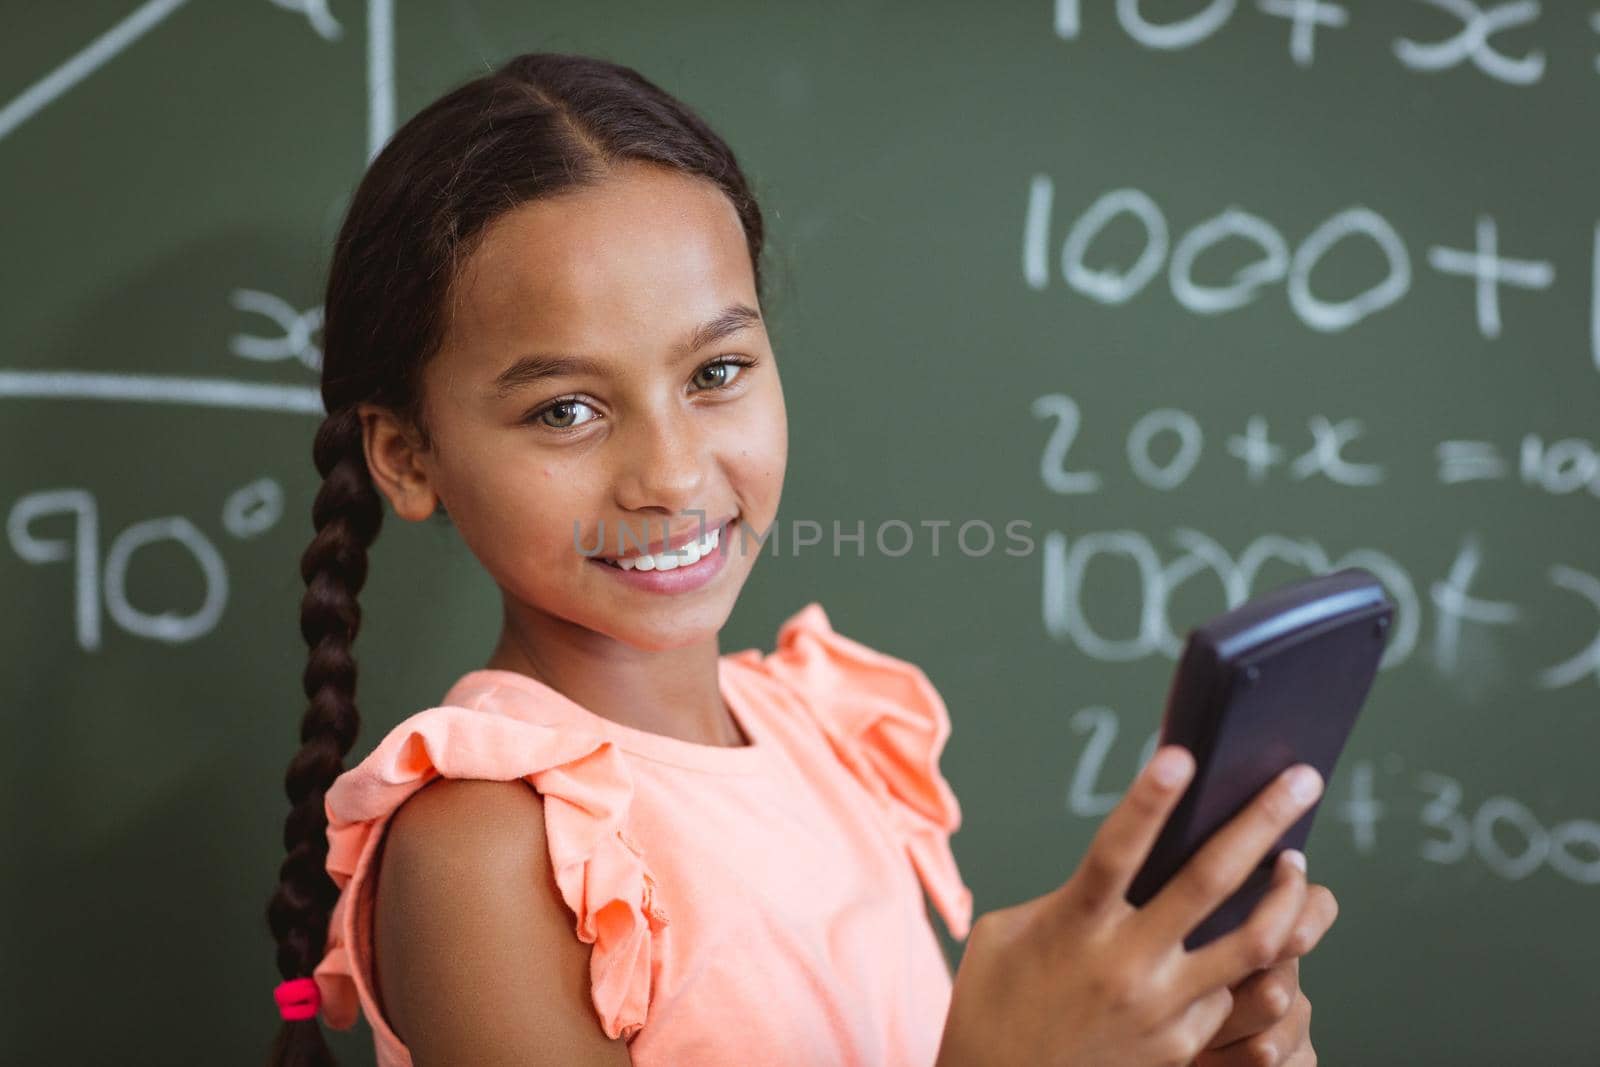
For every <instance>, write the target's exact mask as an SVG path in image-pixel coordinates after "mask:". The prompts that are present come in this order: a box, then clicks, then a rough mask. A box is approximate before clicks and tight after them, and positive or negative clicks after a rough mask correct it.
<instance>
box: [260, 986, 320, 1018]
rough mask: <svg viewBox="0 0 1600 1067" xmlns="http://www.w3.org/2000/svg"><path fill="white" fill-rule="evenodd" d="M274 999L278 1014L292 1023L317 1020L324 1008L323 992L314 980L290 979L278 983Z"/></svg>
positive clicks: (273, 992)
mask: <svg viewBox="0 0 1600 1067" xmlns="http://www.w3.org/2000/svg"><path fill="white" fill-rule="evenodd" d="M272 999H273V1000H276V1001H277V1002H278V1014H279V1015H281V1016H283V1017H284V1018H285V1019H287V1020H289V1021H290V1022H293V1021H295V1020H297V1019H315V1018H316V1017H317V1009H318V1008H320V1007H321V1006H322V991H321V990H319V989H318V988H317V981H316V979H314V978H290V979H288V980H287V981H283V982H279V983H278V986H277V988H276V989H274V990H273V991H272Z"/></svg>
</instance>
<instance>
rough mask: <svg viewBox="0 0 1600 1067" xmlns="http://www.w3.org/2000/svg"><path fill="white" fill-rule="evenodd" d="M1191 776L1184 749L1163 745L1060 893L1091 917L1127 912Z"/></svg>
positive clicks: (1103, 825) (1097, 833)
mask: <svg viewBox="0 0 1600 1067" xmlns="http://www.w3.org/2000/svg"><path fill="white" fill-rule="evenodd" d="M1163 771H1167V772H1171V777H1170V778H1169V779H1167V780H1163V778H1162V772H1163ZM1193 773H1194V757H1193V756H1192V755H1190V754H1189V750H1188V749H1186V748H1184V747H1183V746H1182V745H1163V746H1162V747H1161V750H1160V751H1158V752H1157V753H1156V754H1155V756H1154V757H1152V758H1151V760H1150V762H1149V763H1147V764H1146V765H1145V766H1144V767H1143V768H1142V769H1141V770H1140V771H1139V774H1138V775H1137V776H1135V778H1134V780H1133V784H1132V785H1130V786H1129V787H1128V791H1127V792H1126V793H1125V794H1123V797H1122V799H1121V800H1120V801H1119V802H1118V803H1117V806H1116V807H1114V808H1112V809H1111V814H1109V815H1107V816H1106V817H1105V821H1103V822H1102V823H1101V824H1100V828H1099V829H1098V830H1096V831H1095V835H1094V838H1093V840H1091V841H1090V842H1089V850H1088V851H1087V852H1086V853H1085V854H1084V857H1083V860H1082V862H1081V863H1079V864H1078V869H1077V870H1076V871H1074V872H1073V874H1072V877H1071V878H1070V879H1068V881H1067V883H1066V885H1065V886H1063V887H1062V888H1063V889H1064V890H1067V891H1068V893H1069V895H1070V896H1071V897H1072V898H1073V900H1074V902H1075V903H1076V904H1077V905H1078V906H1079V907H1080V908H1083V909H1084V910H1085V911H1088V912H1091V913H1093V912H1099V911H1102V910H1104V909H1105V908H1107V907H1108V906H1112V905H1121V906H1126V904H1127V902H1126V900H1125V894H1126V893H1127V891H1128V886H1129V885H1130V884H1131V883H1132V882H1133V879H1134V876H1135V875H1137V874H1138V873H1139V868H1140V867H1142V866H1143V865H1144V861H1145V858H1146V857H1147V856H1148V855H1149V854H1150V846H1151V845H1152V844H1153V843H1154V842H1155V839H1156V836H1157V835H1158V834H1159V833H1160V832H1161V827H1162V824H1164V823H1165V822H1166V821H1167V816H1168V815H1169V814H1170V813H1171V811H1172V809H1173V807H1175V806H1176V805H1177V802H1178V798H1179V797H1181V796H1182V795H1183V790H1184V787H1185V786H1187V785H1188V783H1189V776H1190V775H1191V774H1193Z"/></svg>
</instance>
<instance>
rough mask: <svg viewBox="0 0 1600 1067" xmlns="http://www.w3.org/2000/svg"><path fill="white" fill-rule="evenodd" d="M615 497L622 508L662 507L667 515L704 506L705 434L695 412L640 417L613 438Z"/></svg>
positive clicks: (631, 510)
mask: <svg viewBox="0 0 1600 1067" xmlns="http://www.w3.org/2000/svg"><path fill="white" fill-rule="evenodd" d="M617 444H618V446H619V447H620V448H621V450H622V454H621V456H620V457H618V459H617V466H616V474H615V481H616V489H615V492H616V496H617V504H618V506H619V507H621V508H623V509H624V510H626V511H629V512H634V511H646V510H660V511H663V512H665V513H666V515H665V516H663V517H666V518H668V519H669V520H670V518H671V516H673V515H676V514H678V513H679V512H682V511H685V510H687V509H690V508H696V507H703V506H704V505H705V501H704V499H703V498H702V494H701V490H702V487H703V485H704V481H705V459H706V457H705V446H706V442H705V439H704V434H703V433H702V431H701V430H700V428H699V427H697V426H696V424H695V418H694V413H693V412H689V411H682V410H679V411H674V412H671V413H667V414H655V413H651V414H649V415H645V416H641V417H638V418H636V419H635V420H634V425H633V426H632V427H631V428H630V432H629V433H626V434H622V435H620V436H619V437H618V438H617Z"/></svg>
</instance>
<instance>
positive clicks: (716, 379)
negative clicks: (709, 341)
mask: <svg viewBox="0 0 1600 1067" xmlns="http://www.w3.org/2000/svg"><path fill="white" fill-rule="evenodd" d="M754 363H755V360H753V359H750V358H749V357H747V356H723V357H722V358H721V359H714V360H712V361H711V362H710V363H707V364H706V365H705V366H703V367H701V368H700V369H699V370H697V371H695V380H696V381H701V382H705V385H706V388H707V389H726V388H727V387H728V386H729V385H731V384H732V383H733V381H734V379H736V378H738V377H739V374H740V373H741V372H742V371H743V370H744V368H746V367H749V366H751V365H753V364H754ZM707 371H711V372H715V373H713V374H712V375H711V377H710V379H709V380H707V379H704V378H702V377H701V375H704V374H705V373H706V372H707Z"/></svg>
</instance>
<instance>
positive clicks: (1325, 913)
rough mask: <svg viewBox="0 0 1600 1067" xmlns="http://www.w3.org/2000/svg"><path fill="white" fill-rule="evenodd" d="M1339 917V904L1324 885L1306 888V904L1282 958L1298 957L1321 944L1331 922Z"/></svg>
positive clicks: (1285, 946) (1284, 948) (1301, 910)
mask: <svg viewBox="0 0 1600 1067" xmlns="http://www.w3.org/2000/svg"><path fill="white" fill-rule="evenodd" d="M1338 917H1339V902H1338V901H1337V900H1335V899H1334V896H1333V891H1332V890H1330V889H1329V888H1328V887H1327V886H1325V885H1308V886H1306V903H1305V906H1304V907H1303V908H1301V909H1300V918H1299V919H1298V920H1297V921H1296V922H1295V926H1294V932H1293V933H1291V934H1290V935H1289V941H1288V943H1287V944H1285V945H1284V946H1283V952H1284V958H1289V957H1300V956H1304V955H1305V954H1306V953H1308V952H1310V951H1311V950H1312V949H1314V948H1316V947H1317V945H1318V944H1320V943H1321V941H1322V938H1323V936H1324V935H1326V934H1327V932H1328V929H1329V928H1330V927H1331V926H1333V920H1334V919H1336V918H1338Z"/></svg>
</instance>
